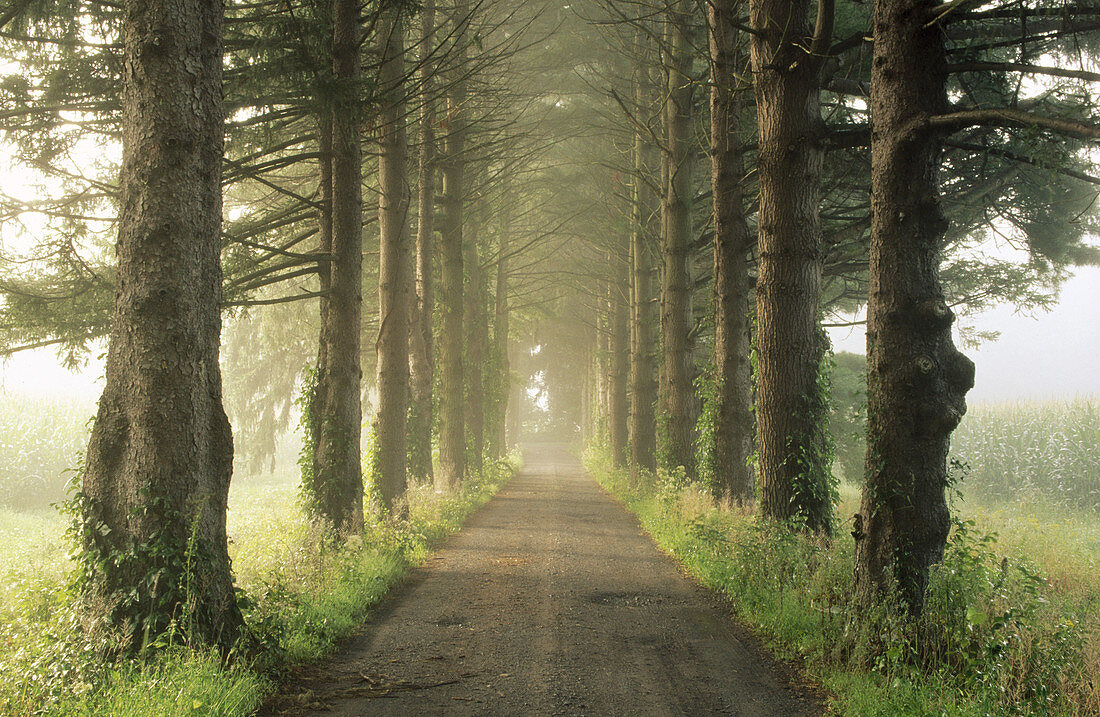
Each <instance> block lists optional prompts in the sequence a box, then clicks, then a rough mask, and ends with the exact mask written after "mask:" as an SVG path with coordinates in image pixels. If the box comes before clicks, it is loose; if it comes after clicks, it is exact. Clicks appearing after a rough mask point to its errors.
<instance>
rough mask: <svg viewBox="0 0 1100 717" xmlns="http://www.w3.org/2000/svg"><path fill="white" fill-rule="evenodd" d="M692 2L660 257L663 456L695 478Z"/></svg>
mask: <svg viewBox="0 0 1100 717" xmlns="http://www.w3.org/2000/svg"><path fill="white" fill-rule="evenodd" d="M691 7H692V6H691V4H690V2H689V0H677V2H676V4H675V6H674V7H673V10H672V11H671V12H670V14H669V18H668V37H669V44H670V49H669V68H668V74H669V76H668V82H669V94H668V102H667V104H666V106H665V137H666V142H667V143H668V148H667V151H668V185H667V188H666V191H665V198H664V204H663V207H662V209H663V214H664V224H665V234H664V245H663V246H662V248H661V254H662V258H663V262H664V271H663V272H662V274H661V349H662V351H663V355H662V359H663V369H662V371H661V393H662V395H663V405H664V406H665V407H666V408H667V413H666V414H664V415H663V416H662V420H663V421H664V426H663V432H664V436H663V439H664V446H663V447H662V453H663V455H664V457H665V459H666V460H667V461H668V464H669V467H676V466H683V467H684V470H685V471H686V472H687V474H688V476H689V477H692V476H694V475H695V410H694V409H695V394H694V391H693V390H692V385H691V380H692V350H691V349H692V347H691V338H690V332H691V324H692V322H691V277H690V276H689V272H688V260H689V254H690V251H691V242H692V227H691V199H692V197H691V194H692V191H693V190H692V179H691V175H692V165H693V162H694V158H693V152H692V150H691V128H692V115H691V102H692V98H691V95H692V81H691V57H692V55H691V43H690V40H689V37H688V34H689V32H690V22H691Z"/></svg>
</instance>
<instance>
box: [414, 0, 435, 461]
mask: <svg viewBox="0 0 1100 717" xmlns="http://www.w3.org/2000/svg"><path fill="white" fill-rule="evenodd" d="M434 37H435V9H434V6H433V3H432V1H431V0H428V1H427V2H425V3H424V4H423V6H422V9H421V11H420V57H419V62H420V68H421V69H420V103H421V108H420V153H419V157H418V161H419V176H420V190H419V194H418V195H417V224H416V297H415V300H414V301H412V302H411V306H410V312H409V315H410V324H409V389H410V392H411V396H410V405H409V425H408V440H409V474H410V475H411V476H413V477H414V478H420V479H428V480H433V476H434V474H433V470H432V416H433V407H432V383H433V372H434V370H435V365H434V364H435V360H434V356H433V355H432V353H433V351H434V346H433V343H434V341H433V337H432V312H434V311H435V287H434V282H433V279H432V257H433V256H434V254H435V237H434V231H435V122H436V116H435V115H436V112H435V65H434V63H433V62H432V53H433V52H434V49H435V43H434Z"/></svg>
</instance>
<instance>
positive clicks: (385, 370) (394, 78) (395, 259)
mask: <svg viewBox="0 0 1100 717" xmlns="http://www.w3.org/2000/svg"><path fill="white" fill-rule="evenodd" d="M405 20H406V18H405V17H404V16H403V13H402V11H401V6H400V5H399V4H396V5H394V6H393V7H387V8H385V9H384V10H383V12H382V22H381V23H380V28H379V45H380V53H379V54H380V56H381V59H382V64H381V68H380V72H379V80H380V82H381V92H382V94H383V100H382V102H383V104H382V111H381V117H380V126H379V131H380V137H381V139H380V142H379V144H380V152H379V156H378V202H379V205H378V225H379V231H380V232H381V237H380V241H379V267H378V341H377V351H378V382H377V386H378V410H377V412H376V413H375V417H374V438H375V456H374V467H373V468H374V475H373V476H372V478H373V479H374V481H375V486H374V488H375V490H376V491H377V493H378V497H379V499H380V500H381V502H382V506H383V508H384V509H386V510H395V509H397V508H398V507H399V506H398V504H399V502H400V501H401V500H402V499H403V498H404V496H405V484H406V475H405V469H406V465H405V461H406V454H407V444H406V437H405V427H406V418H407V413H408V406H409V389H408V384H409V300H410V298H411V296H412V291H413V287H412V284H411V282H412V272H411V265H410V263H409V258H410V255H411V252H410V251H409V206H410V190H409V174H408V169H409V168H408V136H407V129H406V122H407V112H406V102H405V92H406V89H405V81H406V79H405V75H406V70H405V30H404V26H403V25H404V22H405Z"/></svg>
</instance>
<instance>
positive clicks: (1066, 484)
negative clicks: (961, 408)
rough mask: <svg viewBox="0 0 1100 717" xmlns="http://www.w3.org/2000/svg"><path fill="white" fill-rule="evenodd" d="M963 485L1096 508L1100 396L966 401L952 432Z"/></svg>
mask: <svg viewBox="0 0 1100 717" xmlns="http://www.w3.org/2000/svg"><path fill="white" fill-rule="evenodd" d="M951 452H952V456H953V457H954V458H955V459H956V460H957V461H958V462H959V463H960V464H961V465H962V466H964V468H963V472H964V474H965V476H966V477H965V479H964V483H963V488H964V490H966V491H974V492H976V493H978V494H979V495H980V496H982V497H984V498H997V499H1000V500H1014V499H1018V498H1021V497H1023V498H1026V499H1035V498H1042V499H1044V500H1047V501H1052V502H1055V503H1058V504H1061V505H1065V506H1072V507H1077V508H1091V509H1098V510H1100V400H1098V399H1095V398H1079V399H1076V400H1072V401H1064V402H1045V403H1039V402H1022V403H1009V404H998V405H990V406H981V405H979V406H975V407H972V408H971V409H970V410H969V411H968V412H967V414H966V416H965V417H964V419H963V421H962V423H961V424H960V425H959V427H958V429H957V430H956V431H955V433H954V434H953V436H952V438H951Z"/></svg>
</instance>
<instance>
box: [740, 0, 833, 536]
mask: <svg viewBox="0 0 1100 717" xmlns="http://www.w3.org/2000/svg"><path fill="white" fill-rule="evenodd" d="M808 6H809V2H808V0H750V2H749V20H750V24H751V26H752V28H753V31H754V34H753V37H752V42H751V56H752V70H753V77H754V78H755V85H754V86H755V93H756V108H757V126H758V133H759V147H760V148H759V151H758V155H757V156H758V169H759V184H760V210H759V219H758V224H759V227H758V247H759V260H758V264H757V281H756V346H757V399H756V409H757V410H756V421H757V455H758V462H757V471H758V473H757V481H758V484H759V495H758V498H759V509H760V512H761V514H762V515H764V516H766V517H768V518H773V519H776V520H781V521H788V520H792V519H793V520H797V521H801V522H803V523H804V525H805V526H806V527H807V528H809V529H811V530H819V529H828V527H829V525H830V520H831V515H832V498H831V493H832V491H831V482H830V481H831V478H830V474H829V466H828V461H827V455H826V451H825V446H826V426H825V416H826V409H827V405H826V403H827V402H826V397H825V396H824V395H823V391H822V390H821V387H820V386H819V382H818V377H819V371H820V367H821V362H822V358H823V356H824V352H825V342H824V336H823V334H822V332H821V329H820V327H819V320H818V315H819V310H820V309H819V303H820V294H821V271H822V264H823V257H824V252H823V245H822V237H821V223H820V219H819V215H818V206H819V204H820V202H821V174H822V163H823V156H824V151H823V143H822V137H823V131H824V124H823V122H822V120H821V113H820V98H819V89H818V85H819V74H820V70H819V62H818V57H816V56H812V55H811V54H809V53H808V52H807V51H806V48H808V47H809V46H810V42H809V38H810V28H809V22H808V10H809V7H808Z"/></svg>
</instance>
